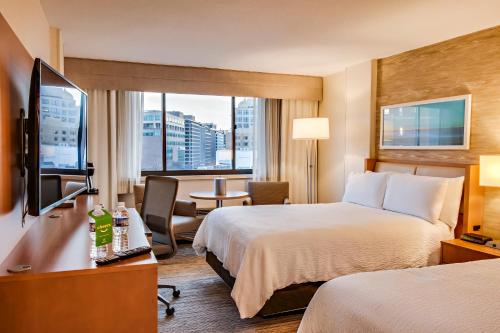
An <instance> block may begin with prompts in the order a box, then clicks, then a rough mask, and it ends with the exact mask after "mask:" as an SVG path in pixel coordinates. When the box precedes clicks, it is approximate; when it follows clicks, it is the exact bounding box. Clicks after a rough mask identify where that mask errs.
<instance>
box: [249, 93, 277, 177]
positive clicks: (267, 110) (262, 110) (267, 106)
mask: <svg viewBox="0 0 500 333" xmlns="http://www.w3.org/2000/svg"><path fill="white" fill-rule="evenodd" d="M280 119H281V100H278V99H269V98H268V99H261V98H258V99H257V103H256V107H255V118H254V140H255V145H254V163H253V178H254V180H258V181H278V180H279V178H280V163H279V161H280V137H281V135H280V134H281V124H280Z"/></svg>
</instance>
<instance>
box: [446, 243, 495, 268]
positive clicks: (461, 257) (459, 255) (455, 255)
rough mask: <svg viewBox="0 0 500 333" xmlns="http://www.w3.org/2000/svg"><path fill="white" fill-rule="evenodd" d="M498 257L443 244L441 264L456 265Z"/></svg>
mask: <svg viewBox="0 0 500 333" xmlns="http://www.w3.org/2000/svg"><path fill="white" fill-rule="evenodd" d="M494 258H498V257H496V256H493V255H490V254H487V253H483V252H478V251H474V250H470V249H466V248H463V247H457V246H453V245H447V244H443V247H442V257H441V262H442V263H443V264H454V263H459V262H467V261H475V260H484V259H494Z"/></svg>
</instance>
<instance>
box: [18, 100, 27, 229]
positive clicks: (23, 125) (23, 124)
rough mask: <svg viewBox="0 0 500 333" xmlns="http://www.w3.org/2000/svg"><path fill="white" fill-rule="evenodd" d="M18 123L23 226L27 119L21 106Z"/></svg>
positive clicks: (23, 219)
mask: <svg viewBox="0 0 500 333" xmlns="http://www.w3.org/2000/svg"><path fill="white" fill-rule="evenodd" d="M19 123H20V127H21V128H20V131H19V132H20V134H21V138H20V139H21V140H20V141H21V154H20V155H21V156H20V164H21V165H20V167H21V178H22V179H23V183H22V187H23V188H22V190H21V196H22V198H21V202H22V207H23V208H22V209H23V212H22V218H21V226H23V227H24V223H25V220H26V215H27V214H28V210H27V208H26V159H27V158H29V157H28V156H27V149H28V147H27V142H28V140H27V136H28V119H26V111H24V109H23V108H21V109H20V112H19Z"/></svg>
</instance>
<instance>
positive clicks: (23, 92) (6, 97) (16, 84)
mask: <svg viewBox="0 0 500 333" xmlns="http://www.w3.org/2000/svg"><path fill="white" fill-rule="evenodd" d="M0 36H1V38H0V223H3V222H4V220H6V219H9V222H8V223H12V221H11V220H12V219H13V218H15V219H18V221H19V224H21V203H20V194H21V190H22V182H21V178H20V157H21V145H20V139H21V134H20V109H21V108H24V109H25V110H26V112H28V102H29V89H30V79H31V71H32V68H33V59H32V58H31V56H30V55H29V53H28V51H26V49H25V48H24V47H23V46H22V44H21V42H20V41H19V40H18V39H17V37H16V35H15V34H14V32H13V31H12V29H11V28H10V26H9V25H8V24H7V22H6V21H5V19H4V18H3V16H1V15H0ZM16 223H17V222H16Z"/></svg>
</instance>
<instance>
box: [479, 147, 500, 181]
mask: <svg viewBox="0 0 500 333" xmlns="http://www.w3.org/2000/svg"><path fill="white" fill-rule="evenodd" d="M479 185H481V186H492V187H500V155H483V156H479Z"/></svg>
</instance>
